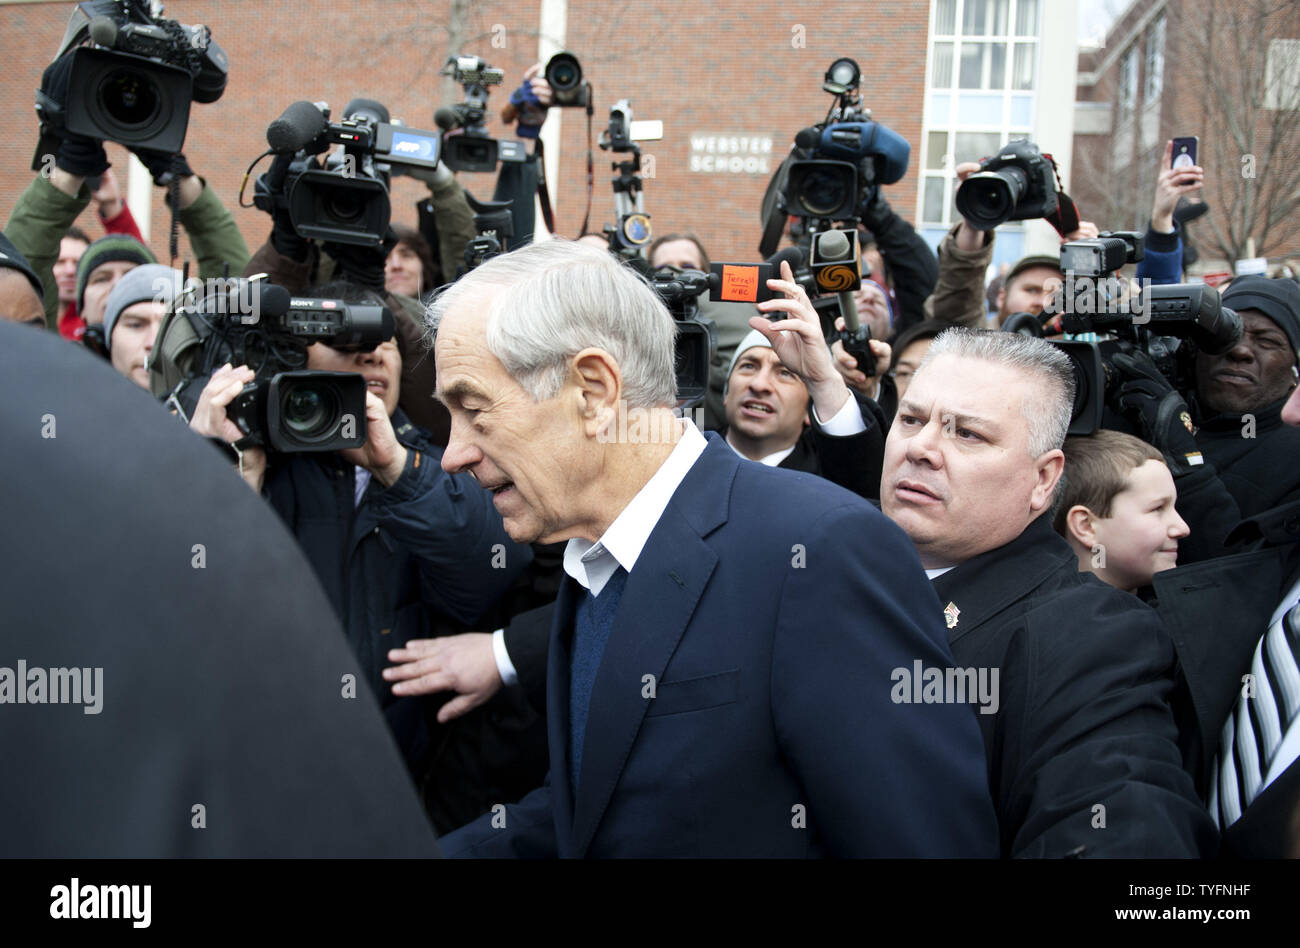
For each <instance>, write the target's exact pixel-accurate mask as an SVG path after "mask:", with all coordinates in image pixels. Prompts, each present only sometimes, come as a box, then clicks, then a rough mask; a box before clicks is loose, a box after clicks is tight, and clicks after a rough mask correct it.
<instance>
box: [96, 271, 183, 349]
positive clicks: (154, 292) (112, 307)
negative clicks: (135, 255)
mask: <svg viewBox="0 0 1300 948" xmlns="http://www.w3.org/2000/svg"><path fill="white" fill-rule="evenodd" d="M180 291H181V271H179V270H173V269H172V268H171V267H165V266H163V265H162V264H161V263H146V264H145V265H144V266H140V267H136V268H135V269H134V270H131V271H129V272H127V273H124V274H123V275H122V278H121V279H119V280H118V281H117V284H116V285H115V286H114V287H113V290H112V292H110V293H109V294H108V302H107V303H106V304H105V306H106V309H105V310H104V345H105V346H107V347H109V348H110V349H111V348H112V344H113V324H114V323H116V322H117V317H118V316H120V315H122V310H124V309H126V308H127V307H128V306H134V305H135V304H136V303H144V302H147V301H149V300H157V301H158V302H160V303H162V304H163V305H164V306H170V305H171V301H172V300H173V299H174V298H175V297H176V295H177V294H178V293H180Z"/></svg>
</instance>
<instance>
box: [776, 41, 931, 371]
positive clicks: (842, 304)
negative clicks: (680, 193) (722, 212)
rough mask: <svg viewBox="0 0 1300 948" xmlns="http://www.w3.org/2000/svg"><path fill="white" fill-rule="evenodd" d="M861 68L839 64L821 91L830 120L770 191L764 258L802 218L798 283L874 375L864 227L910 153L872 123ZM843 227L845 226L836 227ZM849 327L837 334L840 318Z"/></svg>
mask: <svg viewBox="0 0 1300 948" xmlns="http://www.w3.org/2000/svg"><path fill="white" fill-rule="evenodd" d="M860 80H861V70H860V69H859V68H858V64H857V63H856V62H854V61H853V60H852V59H848V58H844V59H837V60H835V61H834V62H833V63H831V65H830V68H829V69H827V70H826V75H825V77H824V79H823V82H822V90H823V91H825V92H829V93H830V94H831V95H832V96H834V97H835V99H834V101H833V102H832V104H831V108H830V111H829V112H828V113H827V116H826V119H825V120H824V121H822V122H821V123H819V124H817V125H813V126H810V127H808V128H805V129H802V130H801V131H800V132H799V133H798V134H797V135H795V139H794V147H793V149H792V151H791V153H790V155H789V156H787V158H786V159H785V161H783V162H782V163H781V167H780V168H778V169H777V172H776V174H775V176H774V177H773V181H772V183H771V185H769V189H768V197H767V198H766V199H765V202H764V204H765V206H764V215H763V238H762V241H761V242H760V243H759V253H761V254H762V255H763V256H765V257H769V258H770V257H772V256H773V254H774V253H775V252H776V249H777V245H778V244H779V243H780V241H781V237H782V235H783V234H784V232H785V224H786V220H787V218H788V217H789V216H790V215H795V216H797V217H799V218H800V219H801V220H800V222H799V223H800V230H801V234H800V237H799V240H798V244H797V245H798V248H799V250H800V254H801V255H800V258H799V260H798V264H797V265H796V264H792V266H791V269H792V270H793V271H794V273H795V279H796V281H797V282H799V283H800V285H802V286H803V287H804V288H805V289H806V290H807V291H808V295H809V297H810V298H811V299H812V303H813V306H814V308H816V309H817V311H818V313H819V314H820V315H821V318H822V328H823V330H824V332H825V333H826V335H827V338H828V340H829V341H834V340H835V339H837V338H838V339H839V340H840V341H841V342H842V343H843V345H844V349H845V351H846V352H847V353H848V354H849V355H851V356H853V357H854V359H855V360H856V361H857V364H858V368H859V369H860V370H861V371H863V372H865V373H866V374H868V375H872V374H874V373H875V364H876V360H875V356H874V355H873V354H872V352H871V347H870V345H869V343H870V341H871V331H870V329H869V328H868V327H866V326H863V325H862V324H861V322H860V321H859V319H858V312H857V305H856V302H855V300H854V295H853V294H854V291H856V290H858V289H859V288H860V287H861V286H862V265H861V257H860V248H859V245H858V233H857V225H858V222H859V221H860V220H861V219H862V218H863V217H864V216H866V212H867V208H868V207H869V206H870V205H871V203H872V202H873V201H874V200H875V199H876V195H877V192H878V190H879V188H880V186H881V185H885V184H893V183H895V182H897V181H899V180H901V179H902V178H903V176H904V175H905V174H907V165H908V161H909V159H910V158H911V153H912V148H911V146H910V145H909V144H908V143H907V140H906V139H905V138H903V137H902V136H901V135H899V134H898V133H897V132H895V131H893V130H892V129H890V128H888V127H886V126H884V125H881V124H880V123H879V122H876V121H873V120H872V118H871V110H870V109H866V108H863V106H862V97H861V95H860V94H859V92H858V84H859V82H860ZM836 224H841V225H844V226H842V227H839V228H837V227H835V226H834V225H836ZM837 315H838V316H842V317H843V318H844V325H845V329H843V330H838V331H837V330H835V328H834V324H835V317H836V316H837Z"/></svg>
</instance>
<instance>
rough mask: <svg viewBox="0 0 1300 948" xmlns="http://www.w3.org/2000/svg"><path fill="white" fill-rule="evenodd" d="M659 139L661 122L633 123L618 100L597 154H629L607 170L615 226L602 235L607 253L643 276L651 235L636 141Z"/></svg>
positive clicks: (623, 102) (626, 104) (624, 101)
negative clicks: (630, 264)
mask: <svg viewBox="0 0 1300 948" xmlns="http://www.w3.org/2000/svg"><path fill="white" fill-rule="evenodd" d="M662 137H663V123H662V122H657V121H656V122H634V121H633V120H632V104H631V103H630V102H629V101H628V100H627V99H619V100H618V101H617V102H616V103H614V105H613V106H612V107H611V108H610V110H609V125H607V126H606V127H605V129H604V131H602V132H601V133H600V141H599V144H600V149H601V151H608V152H612V153H613V154H615V155H631V156H632V157H631V158H630V159H629V160H627V161H614V162H611V163H610V169H611V170H612V171H615V172H617V174H616V175H615V176H614V180H613V182H612V183H613V186H614V213H615V215H616V216H617V218H618V223H617V224H606V225H605V228H604V233H605V236H606V238H607V239H608V240H609V249H610V252H611V253H613V254H615V255H616V256H618V257H619V258H621V259H623V260H626V261H628V262H629V263H632V264H633V265H634V266H636V267H638V268H639V269H640V270H641V271H642V272H643V273H646V272H648V271H649V265H648V264H647V263H646V261H645V258H644V256H643V252H644V250H645V248H646V247H648V246H649V245H650V240H651V238H652V237H653V236H654V232H653V230H652V229H651V227H650V215H649V214H648V213H646V211H645V196H644V193H643V191H642V184H643V182H642V180H641V146H640V145H638V144H637V142H638V141H647V140H654V139H659V138H662Z"/></svg>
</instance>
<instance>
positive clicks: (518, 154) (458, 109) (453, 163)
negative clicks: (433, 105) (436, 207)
mask: <svg viewBox="0 0 1300 948" xmlns="http://www.w3.org/2000/svg"><path fill="white" fill-rule="evenodd" d="M442 75H444V76H451V77H452V78H453V79H455V80H456V81H457V82H458V83H460V85H461V87H462V88H463V89H464V90H465V101H464V102H459V103H457V104H456V105H453V106H452V107H451V108H442V109H438V110H437V111H436V112H434V114H433V120H434V122H435V123H437V125H438V128H440V129H442V132H443V137H442V161H443V163H444V164H445V165H446V166H447V167H448V168H450V169H451V170H452V171H477V172H492V171H495V170H496V167H497V162H498V161H524V160H525V159H526V158H527V157H528V156H527V155H526V154H525V152H524V146H523V143H522V142H517V141H509V140H501V141H498V140H496V139H494V138H492V137H491V136H490V135H488V131H487V126H486V125H484V124H483V118H484V116H485V115H486V114H487V100H488V91H489V90H488V86H493V85H497V84H499V83H500V82H501V81H502V80H503V79H504V78H505V70H503V69H497V68H495V67H493V66H489V65H488V64H487V63H486V62H484V61H483V60H482V59H480V58H479V57H477V56H452V57H451V58H449V59H448V60H447V65H446V66H444V67H443V70H442Z"/></svg>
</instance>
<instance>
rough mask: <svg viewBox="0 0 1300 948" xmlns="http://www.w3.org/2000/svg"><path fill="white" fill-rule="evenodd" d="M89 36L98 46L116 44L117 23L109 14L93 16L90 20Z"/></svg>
mask: <svg viewBox="0 0 1300 948" xmlns="http://www.w3.org/2000/svg"><path fill="white" fill-rule="evenodd" d="M90 38H91V39H92V40H94V41H95V43H96V44H97V45H99V46H109V47H111V46H114V45H116V43H117V23H115V22H114V20H113V18H112V17H109V16H97V17H94V18H93V19H91V21H90Z"/></svg>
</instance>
